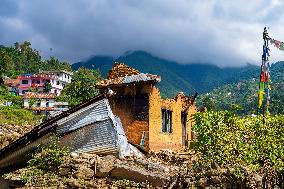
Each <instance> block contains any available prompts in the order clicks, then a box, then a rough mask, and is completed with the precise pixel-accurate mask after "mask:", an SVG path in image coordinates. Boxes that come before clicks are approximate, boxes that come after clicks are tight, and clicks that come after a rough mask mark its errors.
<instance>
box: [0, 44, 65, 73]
mask: <svg viewBox="0 0 284 189" xmlns="http://www.w3.org/2000/svg"><path fill="white" fill-rule="evenodd" d="M58 69H64V70H67V71H71V66H70V65H69V64H68V63H67V62H60V61H59V60H58V59H56V58H54V57H50V59H49V60H42V58H41V56H40V54H39V52H38V51H37V50H36V49H33V48H32V47H31V44H30V43H29V42H27V41H25V42H24V43H22V44H19V43H15V45H14V47H4V46H0V76H1V75H5V76H8V77H16V76H17V75H21V74H26V73H30V74H34V73H38V72H39V71H42V70H58Z"/></svg>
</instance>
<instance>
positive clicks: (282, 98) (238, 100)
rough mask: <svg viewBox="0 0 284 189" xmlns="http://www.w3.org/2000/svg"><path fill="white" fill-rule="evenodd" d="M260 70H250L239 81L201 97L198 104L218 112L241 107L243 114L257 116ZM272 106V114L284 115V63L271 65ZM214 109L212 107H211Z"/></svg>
mask: <svg viewBox="0 0 284 189" xmlns="http://www.w3.org/2000/svg"><path fill="white" fill-rule="evenodd" d="M259 71H260V70H259V69H257V70H249V71H246V72H243V73H241V74H240V75H239V76H240V77H239V79H240V80H239V81H237V80H235V79H232V80H231V81H230V83H227V84H224V85H222V86H219V87H217V88H216V89H213V90H212V91H211V92H210V93H208V94H203V95H200V97H199V98H198V104H199V105H202V104H204V105H205V106H206V105H207V106H208V103H210V106H212V105H213V108H216V109H218V110H221V109H230V108H231V106H232V105H233V104H238V105H241V107H242V108H243V110H241V111H239V112H240V113H241V114H248V113H254V114H256V113H257V111H256V107H257V99H258V95H257V94H258V82H259ZM270 71H271V81H272V84H271V88H272V90H271V101H270V102H271V104H270V108H269V109H270V113H272V114H277V113H284V109H283V107H284V88H283V86H284V81H283V78H284V62H277V63H275V64H272V65H271V70H270ZM211 108H212V107H211Z"/></svg>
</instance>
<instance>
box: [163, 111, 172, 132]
mask: <svg viewBox="0 0 284 189" xmlns="http://www.w3.org/2000/svg"><path fill="white" fill-rule="evenodd" d="M162 132H164V133H171V132H172V111H171V110H167V109H162Z"/></svg>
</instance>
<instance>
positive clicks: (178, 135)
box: [149, 87, 195, 151]
mask: <svg viewBox="0 0 284 189" xmlns="http://www.w3.org/2000/svg"><path fill="white" fill-rule="evenodd" d="M183 104H184V103H183V100H182V95H180V96H179V95H178V96H177V97H176V98H175V99H161V96H160V92H159V90H158V89H157V88H156V87H153V88H152V91H151V93H150V96H149V149H150V150H153V151H158V150H161V149H172V150H176V149H178V148H180V147H182V124H181V112H182V111H183V110H184V107H183ZM161 109H168V110H171V111H172V132H171V133H165V132H162V113H161ZM194 112H195V106H194V105H193V106H192V107H189V108H188V111H187V113H188V119H187V123H186V127H187V129H186V130H187V136H188V139H189V140H190V138H191V120H190V119H189V118H190V115H191V114H192V113H194Z"/></svg>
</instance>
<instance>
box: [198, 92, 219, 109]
mask: <svg viewBox="0 0 284 189" xmlns="http://www.w3.org/2000/svg"><path fill="white" fill-rule="evenodd" d="M201 103H202V106H204V107H206V108H207V110H210V111H212V110H216V102H215V101H214V100H213V99H212V97H210V96H209V95H205V96H203V97H202V98H201Z"/></svg>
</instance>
